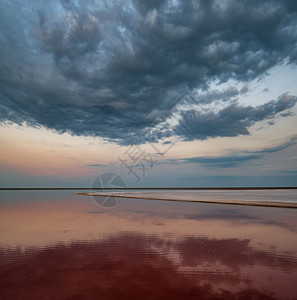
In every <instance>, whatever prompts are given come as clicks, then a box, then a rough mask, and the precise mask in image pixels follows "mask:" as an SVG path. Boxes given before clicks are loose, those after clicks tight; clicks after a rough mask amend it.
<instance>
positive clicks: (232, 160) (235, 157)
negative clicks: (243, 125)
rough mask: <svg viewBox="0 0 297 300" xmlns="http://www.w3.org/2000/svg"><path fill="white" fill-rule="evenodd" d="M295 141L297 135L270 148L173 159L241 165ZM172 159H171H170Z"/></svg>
mask: <svg viewBox="0 0 297 300" xmlns="http://www.w3.org/2000/svg"><path fill="white" fill-rule="evenodd" d="M296 143H297V137H293V138H291V139H290V140H289V141H287V142H285V143H283V144H281V145H279V146H276V147H271V148H264V149H261V150H258V151H241V152H237V153H232V154H231V155H228V156H210V157H191V158H186V159H182V160H175V162H177V163H180V162H183V163H184V162H185V163H200V164H203V165H207V166H213V167H219V168H232V167H237V166H239V165H242V164H244V163H246V162H248V161H251V160H254V159H257V158H260V157H262V156H263V155H264V154H267V153H274V152H278V151H281V150H284V149H286V148H288V147H290V146H292V145H294V144H296ZM172 161H173V160H172Z"/></svg>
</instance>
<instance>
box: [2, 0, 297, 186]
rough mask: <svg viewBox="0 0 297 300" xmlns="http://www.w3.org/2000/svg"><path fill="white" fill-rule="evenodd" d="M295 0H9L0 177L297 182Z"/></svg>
mask: <svg viewBox="0 0 297 300" xmlns="http://www.w3.org/2000/svg"><path fill="white" fill-rule="evenodd" d="M296 62H297V3H296V1H293V0H283V1H273V0H263V1H253V0H249V1H247V0H246V1H244V0H242V1H235V0H234V1H232V0H222V1H212V0H209V1H203V0H201V1H177V0H170V1H165V0H164V1H156V0H152V1H137V0H133V1H130V0H117V1H116V0H111V1H97V0H76V1H71V0H52V1H48V2H47V3H45V2H43V1H37V0H9V1H8V0H0V145H1V147H0V187H91V186H92V185H93V183H94V181H95V180H96V177H97V176H100V175H102V174H104V173H114V174H118V175H119V176H120V177H122V179H123V181H124V183H125V185H126V186H127V187H199V186H200V187H207V186H214V187H224V186H230V187H232V186H297V154H296V153H297V119H296V113H297V105H296V102H297V85H296V82H297V69H296Z"/></svg>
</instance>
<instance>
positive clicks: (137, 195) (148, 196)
mask: <svg viewBox="0 0 297 300" xmlns="http://www.w3.org/2000/svg"><path fill="white" fill-rule="evenodd" d="M78 195H86V196H93V197H116V198H127V199H142V200H160V201H178V202H192V203H193V202H196V203H213V204H232V205H247V206H264V207H281V208H297V201H296V202H295V203H294V202H285V201H284V202H281V201H263V200H257V199H256V200H255V199H253V200H245V199H230V200H229V199H228V200H226V199H212V198H210V197H208V196H207V195H204V196H201V195H199V194H196V195H195V194H189V193H186V194H185V193H184V194H178V193H174V195H165V194H160V193H153V192H151V193H148V192H133V193H123V192H110V193H108V192H104V193H103V192H96V193H94V192H90V193H78Z"/></svg>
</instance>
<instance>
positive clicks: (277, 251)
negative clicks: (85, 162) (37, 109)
mask: <svg viewBox="0 0 297 300" xmlns="http://www.w3.org/2000/svg"><path fill="white" fill-rule="evenodd" d="M265 192H266V194H265ZM269 193H270V194H269ZM273 193H274V192H273V191H263V192H261V195H262V196H261V197H262V198H261V197H260V196H259V194H257V193H254V194H252V195H251V194H249V195H248V194H246V193H245V191H237V192H236V199H237V200H240V199H243V200H244V199H246V198H247V197H249V199H250V200H252V201H257V200H259V197H260V198H261V199H260V200H261V201H263V197H266V198H265V199H271V200H272V201H273V199H274V200H275V195H276V194H275V193H274V194H273ZM257 195H258V196H257ZM203 197H206V198H207V197H209V198H213V197H219V198H220V199H221V198H225V199H231V198H232V197H234V193H233V194H232V192H228V191H225V192H224V193H218V192H217V191H216V193H214V194H211V193H204V194H203ZM277 197H278V201H282V199H283V201H289V200H288V199H289V198H290V199H291V200H290V201H295V200H294V199H296V198H295V196H294V194H292V191H286V190H284V191H278V194H277ZM0 199H1V201H0V299H294V298H295V299H296V298H297V285H296V282H297V231H296V230H297V210H296V209H290V208H276V207H253V206H240V205H231V204H211V203H193V202H182V201H178V202H169V201H150V200H144V199H137V198H135V199H123V200H122V201H121V202H120V204H119V205H117V206H115V207H113V208H103V207H101V206H100V205H97V204H96V203H95V202H94V201H93V200H92V197H90V196H80V195H76V194H75V192H74V191H73V192H71V191H66V192H65V191H0ZM292 199H293V200H292Z"/></svg>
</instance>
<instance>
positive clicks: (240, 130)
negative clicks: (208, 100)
mask: <svg viewBox="0 0 297 300" xmlns="http://www.w3.org/2000/svg"><path fill="white" fill-rule="evenodd" d="M296 102H297V97H293V96H290V95H287V94H284V95H281V96H280V97H279V98H278V99H277V100H274V101H269V102H267V103H265V104H263V105H260V106H257V107H252V106H241V105H238V104H237V103H236V102H235V103H231V104H230V105H228V106H227V107H225V108H222V109H221V110H219V111H218V112H213V111H212V110H211V109H209V110H206V111H205V110H204V111H201V112H199V111H197V110H188V111H185V112H183V113H182V118H181V119H180V121H179V124H178V125H177V126H176V128H175V132H176V133H177V134H178V135H182V136H183V137H184V139H185V140H188V141H191V140H197V139H202V140H203V139H207V138H209V137H219V136H221V137H223V136H229V137H230V136H238V135H248V134H249V130H248V128H249V127H250V126H252V125H253V124H255V122H258V121H262V120H266V119H272V118H273V117H275V116H276V115H277V114H278V113H280V112H282V111H285V110H287V109H290V108H292V107H293V106H294V105H295V104H296ZM284 114H285V115H286V113H284ZM289 115H290V114H289ZM270 121H272V120H270Z"/></svg>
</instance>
